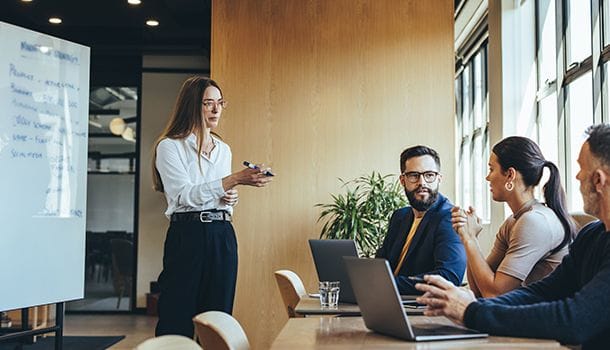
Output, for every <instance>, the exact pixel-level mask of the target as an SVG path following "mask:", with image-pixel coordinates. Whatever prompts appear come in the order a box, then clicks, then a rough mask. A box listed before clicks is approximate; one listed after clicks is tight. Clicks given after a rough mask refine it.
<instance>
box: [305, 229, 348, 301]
mask: <svg viewBox="0 0 610 350" xmlns="http://www.w3.org/2000/svg"><path fill="white" fill-rule="evenodd" d="M309 247H310V248H311V255H312V256H313V262H314V264H315V266H316V271H317V272H318V280H320V281H339V282H341V283H340V286H339V288H340V290H339V302H341V303H352V304H355V303H356V298H355V297H354V292H353V291H352V286H351V285H350V283H349V277H348V276H347V271H346V270H345V264H344V262H343V257H344V256H350V257H358V251H357V250H356V243H355V242H354V241H353V240H350V239H310V240H309Z"/></svg>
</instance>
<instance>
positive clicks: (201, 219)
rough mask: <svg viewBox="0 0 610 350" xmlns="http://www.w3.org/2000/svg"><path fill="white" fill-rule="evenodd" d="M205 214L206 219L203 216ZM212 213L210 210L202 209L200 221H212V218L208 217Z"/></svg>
mask: <svg viewBox="0 0 610 350" xmlns="http://www.w3.org/2000/svg"><path fill="white" fill-rule="evenodd" d="M203 214H205V219H204V218H203V217H204V215H203ZM209 214H210V212H207V211H202V212H201V213H199V221H201V222H212V220H211V219H208V215H209Z"/></svg>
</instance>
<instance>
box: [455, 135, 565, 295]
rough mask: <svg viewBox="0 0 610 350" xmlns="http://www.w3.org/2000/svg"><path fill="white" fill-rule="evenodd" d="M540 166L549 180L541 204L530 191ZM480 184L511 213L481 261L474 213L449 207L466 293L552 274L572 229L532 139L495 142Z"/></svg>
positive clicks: (496, 290)
mask: <svg viewBox="0 0 610 350" xmlns="http://www.w3.org/2000/svg"><path fill="white" fill-rule="evenodd" d="M544 168H548V169H549V171H550V176H549V180H548V182H547V183H546V184H545V185H544V199H545V201H546V203H544V204H543V203H540V202H538V201H537V200H536V198H535V197H534V188H535V186H537V185H538V184H539V183H540V179H541V178H542V173H543V170H544ZM486 180H487V181H488V182H489V187H490V190H491V193H492V197H493V199H494V200H495V201H497V202H506V203H507V204H508V206H509V207H510V209H511V211H512V212H513V215H511V216H510V217H508V218H507V219H506V220H505V221H504V223H503V224H502V226H501V227H500V229H499V231H498V233H497V235H496V240H495V242H494V246H493V248H492V250H491V253H490V254H489V256H487V259H485V258H483V254H482V253H481V249H480V248H479V245H478V241H477V236H478V234H479V233H480V232H481V229H482V227H481V220H480V219H479V218H478V217H477V216H476V215H475V212H474V209H473V208H472V207H471V208H470V209H469V210H468V211H465V210H462V209H460V208H459V207H454V208H453V210H452V220H451V221H452V223H453V228H454V229H455V230H456V232H457V233H458V234H459V236H460V239H461V240H462V243H463V244H464V247H465V248H466V256H467V261H468V265H467V269H468V270H467V271H468V284H469V286H470V289H471V290H472V291H473V292H474V294H475V295H476V296H479V297H481V296H482V297H485V298H489V297H493V296H497V295H500V294H504V293H506V292H508V291H510V290H513V289H516V288H518V287H520V286H521V285H528V284H530V283H532V282H535V281H537V280H539V279H542V278H543V277H545V276H546V275H548V274H549V273H550V272H551V271H553V270H554V269H555V267H557V265H558V264H559V263H560V262H561V259H562V258H563V256H564V255H566V254H567V252H568V244H569V243H570V242H571V241H572V239H573V236H574V231H575V228H574V224H573V222H572V220H571V219H570V216H569V214H568V212H567V209H566V204H565V194H564V191H563V188H562V187H561V179H560V176H559V170H558V169H557V166H555V164H553V163H552V162H549V161H547V160H545V159H544V157H543V155H542V152H541V151H540V148H539V147H538V145H537V144H536V143H535V142H533V141H532V140H530V139H528V138H525V137H519V136H512V137H508V138H505V139H504V140H502V141H500V142H499V143H498V144H496V145H495V146H494V147H493V152H492V154H491V156H490V157H489V174H488V175H487V177H486Z"/></svg>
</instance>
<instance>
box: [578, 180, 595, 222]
mask: <svg viewBox="0 0 610 350" xmlns="http://www.w3.org/2000/svg"><path fill="white" fill-rule="evenodd" d="M581 194H582V200H583V202H584V203H583V206H584V208H583V209H584V212H585V213H587V214H589V215H593V216H595V217H597V215H598V214H599V206H598V204H597V200H598V198H597V192H595V189H594V188H593V183H592V180H591V179H587V180H586V181H585V182H584V186H583V188H582V190H581Z"/></svg>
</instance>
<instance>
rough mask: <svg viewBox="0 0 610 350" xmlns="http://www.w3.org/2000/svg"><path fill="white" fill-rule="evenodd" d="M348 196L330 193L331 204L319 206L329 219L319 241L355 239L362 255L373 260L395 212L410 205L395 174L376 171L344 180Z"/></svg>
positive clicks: (323, 217) (324, 215)
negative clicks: (382, 173)
mask: <svg viewBox="0 0 610 350" xmlns="http://www.w3.org/2000/svg"><path fill="white" fill-rule="evenodd" d="M339 181H341V183H342V184H343V185H342V187H344V188H345V189H346V192H345V194H331V197H332V202H331V203H328V204H325V203H319V204H316V207H321V208H322V212H321V213H320V216H319V217H318V222H319V221H321V220H326V223H325V224H324V226H323V227H322V232H321V233H320V238H327V239H353V240H355V241H356V244H357V245H358V248H359V250H360V252H361V254H362V255H363V256H366V257H372V256H374V255H375V252H376V251H377V249H379V247H380V246H381V244H382V243H383V239H384V238H385V234H386V229H387V225H388V221H389V220H390V216H391V215H392V212H393V211H394V210H396V209H398V208H401V207H404V206H405V205H406V204H407V201H406V199H405V196H404V194H403V193H402V186H400V183H399V182H398V181H397V180H396V176H395V175H384V176H382V175H381V174H379V173H377V172H375V171H374V172H373V173H372V174H371V175H369V176H360V177H358V178H356V179H354V180H351V181H347V182H346V181H343V180H342V179H339Z"/></svg>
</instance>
